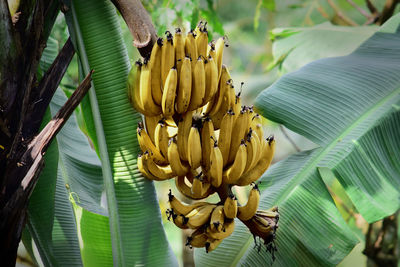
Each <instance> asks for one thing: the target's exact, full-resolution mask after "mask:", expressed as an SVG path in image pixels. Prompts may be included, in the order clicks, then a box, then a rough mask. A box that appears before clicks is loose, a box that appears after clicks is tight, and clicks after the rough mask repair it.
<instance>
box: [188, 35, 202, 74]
mask: <svg viewBox="0 0 400 267" xmlns="http://www.w3.org/2000/svg"><path fill="white" fill-rule="evenodd" d="M195 38H196V34H195V33H194V31H193V30H191V31H189V32H188V34H187V35H186V38H185V55H186V56H188V57H190V58H191V59H192V70H194V66H195V63H196V59H197V58H198V57H199V55H198V54H197V46H196V39H195Z"/></svg>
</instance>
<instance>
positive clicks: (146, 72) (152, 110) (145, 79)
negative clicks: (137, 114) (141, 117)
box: [140, 59, 161, 115]
mask: <svg viewBox="0 0 400 267" xmlns="http://www.w3.org/2000/svg"><path fill="white" fill-rule="evenodd" d="M140 100H141V103H142V106H143V110H145V111H146V113H149V114H154V115H157V114H160V113H161V107H160V106H158V105H157V104H156V103H155V102H154V100H153V96H152V93H151V69H150V66H149V64H148V63H147V61H146V59H145V61H144V63H143V66H142V70H141V73H140ZM146 113H145V115H147V114H146Z"/></svg>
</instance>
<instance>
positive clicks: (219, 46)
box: [215, 37, 228, 77]
mask: <svg viewBox="0 0 400 267" xmlns="http://www.w3.org/2000/svg"><path fill="white" fill-rule="evenodd" d="M225 42H226V40H225V37H220V38H218V40H217V42H216V43H215V54H216V57H215V60H216V62H217V68H218V77H221V67H222V56H223V54H224V47H225V46H226V47H228V44H227V43H225Z"/></svg>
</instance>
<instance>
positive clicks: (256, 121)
mask: <svg viewBox="0 0 400 267" xmlns="http://www.w3.org/2000/svg"><path fill="white" fill-rule="evenodd" d="M250 127H251V128H252V129H253V131H255V132H256V133H257V136H258V138H259V140H260V143H261V142H262V140H263V136H264V129H263V126H262V118H261V116H260V114H258V113H256V115H254V116H253V118H251V123H250Z"/></svg>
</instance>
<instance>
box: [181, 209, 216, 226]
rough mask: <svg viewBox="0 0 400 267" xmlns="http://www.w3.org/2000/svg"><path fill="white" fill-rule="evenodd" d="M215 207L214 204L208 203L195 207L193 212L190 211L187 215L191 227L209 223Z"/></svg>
mask: <svg viewBox="0 0 400 267" xmlns="http://www.w3.org/2000/svg"><path fill="white" fill-rule="evenodd" d="M214 208H215V205H214V204H208V205H204V206H201V207H198V208H195V209H193V210H192V211H191V212H189V213H188V214H187V215H186V217H187V218H188V219H189V220H188V225H189V227H190V228H193V229H195V228H198V227H200V226H202V225H204V224H205V223H207V222H208V221H209V220H210V217H211V213H212V211H213V209H214Z"/></svg>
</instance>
